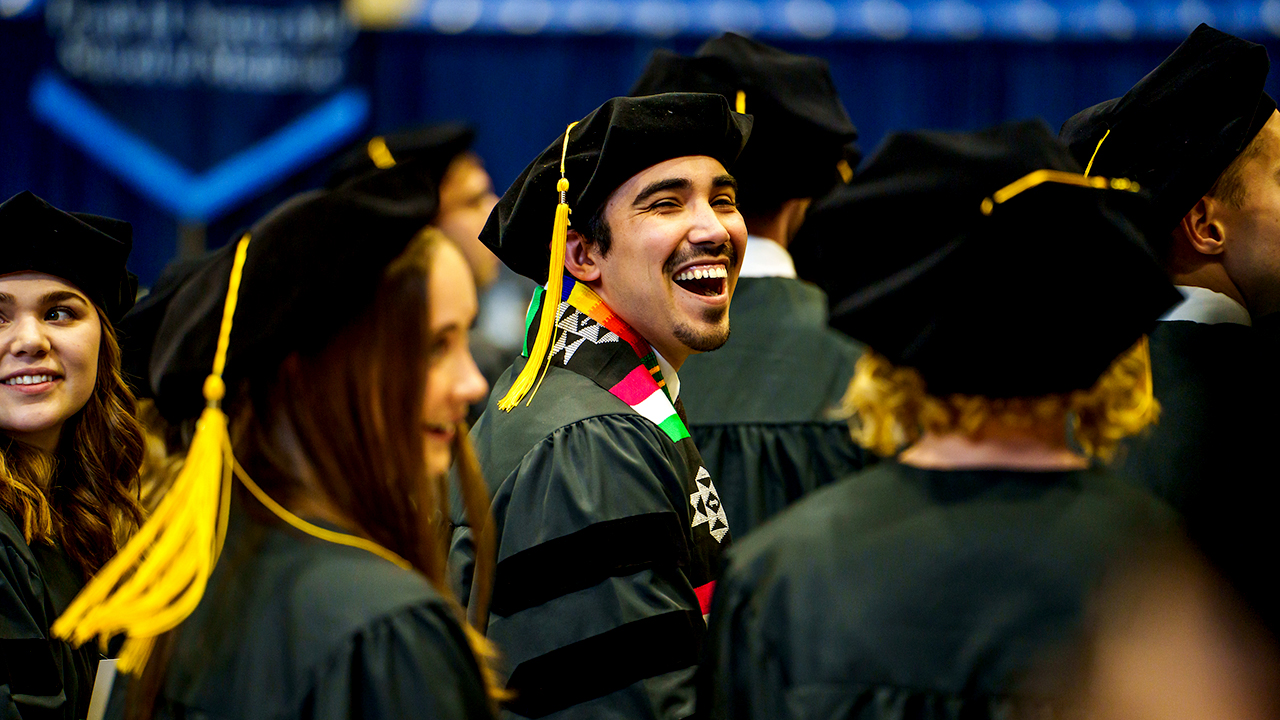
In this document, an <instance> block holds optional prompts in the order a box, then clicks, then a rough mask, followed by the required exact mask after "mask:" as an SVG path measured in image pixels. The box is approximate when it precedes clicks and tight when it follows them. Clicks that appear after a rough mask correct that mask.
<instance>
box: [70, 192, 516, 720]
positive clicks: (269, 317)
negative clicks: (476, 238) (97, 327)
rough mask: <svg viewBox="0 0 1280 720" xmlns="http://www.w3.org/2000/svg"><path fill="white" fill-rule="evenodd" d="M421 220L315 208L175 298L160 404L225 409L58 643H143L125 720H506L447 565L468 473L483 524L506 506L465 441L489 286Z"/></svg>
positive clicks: (264, 224)
mask: <svg viewBox="0 0 1280 720" xmlns="http://www.w3.org/2000/svg"><path fill="white" fill-rule="evenodd" d="M424 204H425V203H418V202H408V201H394V200H389V199H386V198H381V199H380V198H378V197H375V196H374V195H372V194H370V193H368V192H365V191H364V190H363V189H362V187H361V185H360V183H358V182H357V183H354V184H353V185H351V186H344V187H343V188H341V189H338V190H334V191H318V192H313V193H307V194H304V195H301V196H298V197H296V198H294V199H292V200H290V201H288V202H286V203H285V204H284V205H282V206H280V207H279V208H277V209H276V210H275V211H273V212H272V213H271V214H270V215H268V216H267V217H266V218H264V219H263V220H261V221H260V222H258V223H257V224H256V225H255V226H254V227H253V228H252V230H251V231H250V232H249V233H247V234H246V235H245V236H244V237H243V238H242V239H241V240H240V242H239V243H237V244H236V246H235V247H234V248H232V250H233V251H234V252H231V251H223V252H220V253H217V254H215V255H213V256H212V257H211V258H210V260H209V261H208V262H207V263H206V264H205V265H204V266H203V267H201V268H199V269H197V270H196V271H194V272H193V273H192V274H191V275H190V276H189V277H188V278H187V280H186V281H185V282H184V283H183V284H182V286H181V287H180V288H178V289H177V291H176V292H174V293H173V294H172V297H171V298H170V299H169V300H168V302H169V304H170V307H169V308H168V310H167V311H166V312H165V317H164V320H163V322H162V323H161V324H160V326H159V331H158V335H157V345H156V352H155V353H154V355H153V358H152V363H151V367H152V370H153V374H154V376H155V377H158V378H160V381H159V382H158V383H157V387H159V388H160V391H161V394H169V393H188V394H190V395H193V396H195V397H199V396H200V393H201V389H202V386H203V390H204V395H205V397H206V399H207V400H208V407H207V408H206V410H205V412H204V414H203V415H202V416H201V420H200V425H199V427H198V429H197V430H196V433H195V437H194V438H193V439H192V442H191V450H190V453H189V454H188V458H187V461H186V464H185V466H184V467H183V470H182V472H181V474H180V475H179V476H178V478H177V479H176V480H175V481H174V483H173V485H172V487H171V488H170V489H169V490H168V492H167V493H166V496H165V498H164V500H162V501H161V502H160V503H159V505H158V506H157V508H156V512H155V515H153V516H152V519H151V520H149V521H148V523H147V524H146V525H145V526H144V527H143V528H142V529H141V530H140V532H139V535H138V537H139V540H138V542H137V543H135V544H132V545H129V546H126V548H125V549H124V550H122V552H121V553H120V555H119V556H118V557H117V559H116V560H115V561H113V563H112V564H111V565H109V566H108V567H107V568H105V569H104V571H103V573H101V574H100V575H99V576H98V577H96V578H95V579H94V580H93V582H92V583H91V584H90V585H89V586H87V587H86V589H85V591H84V593H82V595H81V596H80V598H78V599H77V601H76V602H75V603H73V605H72V606H71V608H70V609H69V610H68V612H67V614H66V615H65V616H64V617H63V619H62V621H60V623H61V624H60V625H58V626H57V627H56V628H55V631H56V632H60V633H65V634H67V635H72V636H74V637H75V638H76V639H77V640H85V639H88V637H89V636H91V635H98V636H110V635H113V634H115V633H118V632H120V633H123V634H124V635H125V636H126V641H125V643H124V647H123V649H122V652H121V656H120V669H121V670H123V671H125V672H129V673H132V674H137V675H140V677H137V678H135V679H133V680H132V681H131V682H130V683H129V690H128V692H127V693H126V695H127V697H126V703H125V706H126V708H127V710H126V713H127V715H129V716H131V717H139V718H140V717H153V716H154V717H166V718H167V717H185V716H193V715H194V716H205V715H207V716H214V717H237V718H250V717H262V718H266V717H271V718H288V717H296V718H339V717H341V718H350V717H368V718H383V717H408V716H413V717H438V718H489V717H490V716H491V711H492V698H494V697H495V696H496V694H497V692H496V690H495V689H494V685H493V681H492V680H491V679H490V678H489V675H488V671H487V669H486V661H487V660H488V659H489V656H490V655H491V652H490V650H489V647H488V645H487V643H486V642H485V641H484V639H483V638H482V637H481V636H479V634H477V633H474V632H471V631H469V630H468V629H466V628H465V624H464V622H463V620H462V614H461V610H460V607H459V604H458V603H457V602H456V600H455V599H454V597H453V596H452V594H451V593H450V591H449V589H448V584H447V582H446V580H445V569H444V556H445V550H444V537H445V533H446V532H447V530H448V528H447V526H446V525H445V524H444V523H445V518H447V517H448V512H447V502H448V491H447V488H448V481H447V472H448V469H449V466H450V465H451V463H452V461H453V460H454V459H455V457H456V458H458V459H459V460H460V461H461V462H460V466H461V472H460V473H459V475H460V478H459V485H460V487H461V488H462V490H463V493H462V494H463V498H464V502H465V504H466V506H467V510H468V514H469V515H470V516H472V517H473V518H475V519H476V520H478V521H480V523H481V525H484V524H485V523H484V522H483V519H482V518H483V516H484V515H485V514H486V513H487V510H488V508H487V501H486V499H485V497H484V492H483V490H482V487H483V486H482V484H481V482H480V480H479V478H478V476H477V475H476V474H475V472H474V467H473V463H469V462H467V461H468V459H469V456H468V452H469V448H468V445H467V442H466V436H465V432H464V429H465V426H464V425H462V420H463V418H465V417H466V412H467V408H468V407H469V405H470V404H471V403H472V402H474V401H475V400H476V399H477V397H478V396H479V395H482V394H483V393H484V392H485V391H486V390H487V387H486V385H485V383H484V380H483V378H481V376H480V375H479V372H478V371H477V369H476V367H475V364H474V362H473V361H472V359H471V356H470V353H469V351H468V346H467V331H468V328H469V326H470V324H471V322H472V320H473V319H474V316H475V312H476V298H475V289H474V285H473V284H472V283H471V280H470V274H469V273H468V271H467V268H466V265H465V261H464V260H463V259H462V257H461V255H460V254H459V253H458V251H457V250H456V249H455V248H453V247H452V246H451V245H450V244H449V243H448V242H447V241H442V240H441V239H440V235H439V234H438V233H435V232H430V231H428V232H426V233H419V232H418V231H419V229H420V228H421V227H422V225H423V224H424V220H423V217H424V216H425V215H427V214H429V213H428V212H427V211H428V210H429V208H426V207H424V206H423V205H424ZM224 361H225V366H224ZM210 369H212V370H213V373H212V375H210ZM205 376H208V378H207V379H206V377H205ZM219 406H222V407H225V408H226V409H227V417H229V418H230V422H229V433H227V431H226V430H225V428H227V425H226V424H225V423H226V420H225V419H224V417H223V416H222V414H221V411H220V409H219ZM219 433H227V434H223V435H219ZM233 474H234V477H235V478H238V483H237V485H236V487H235V490H232V485H231V482H232V479H231V478H232V475H233ZM228 516H229V520H224V518H226V517H228ZM224 522H225V525H224ZM223 533H225V542H222V541H221V536H222V535H223ZM491 547H492V546H491V544H490V545H489V547H488V549H489V551H490V552H491ZM211 553H212V555H213V556H215V557H216V558H217V559H216V560H215V561H213V562H216V566H214V567H213V569H212V572H211V573H210V572H209V570H208V567H209V558H210V554H211ZM202 563H203V564H202ZM202 568H203V569H202ZM486 572H487V571H486ZM135 591H136V592H135Z"/></svg>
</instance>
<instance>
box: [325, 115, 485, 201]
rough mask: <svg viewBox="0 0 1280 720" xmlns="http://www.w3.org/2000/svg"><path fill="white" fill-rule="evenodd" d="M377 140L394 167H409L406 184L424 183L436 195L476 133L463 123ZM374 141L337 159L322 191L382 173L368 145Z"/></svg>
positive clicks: (438, 125) (419, 129)
mask: <svg viewBox="0 0 1280 720" xmlns="http://www.w3.org/2000/svg"><path fill="white" fill-rule="evenodd" d="M377 137H378V138H381V140H382V142H383V146H384V148H385V150H386V151H387V153H389V156H390V159H391V160H392V161H394V162H395V164H396V165H409V166H410V167H412V168H413V170H414V172H413V173H412V174H409V175H402V176H401V177H402V179H403V180H404V181H406V183H408V182H409V181H411V180H412V179H413V178H415V177H417V178H422V179H426V180H427V181H428V182H429V183H430V186H429V187H430V188H431V191H432V192H435V189H436V188H439V187H440V181H441V180H442V179H443V178H444V174H445V171H446V170H448V168H449V163H451V162H453V160H454V158H456V157H458V156H459V155H461V154H462V153H464V152H466V151H467V150H469V149H471V143H473V142H474V141H475V137H476V134H475V130H473V129H472V128H471V127H470V126H469V125H466V124H463V123H438V124H434V125H426V126H423V127H420V128H415V129H413V130H405V131H402V132H396V133H388V134H387V135H380V136H377ZM374 139H375V138H370V139H369V140H365V141H363V142H360V143H358V144H356V145H353V146H352V147H351V148H350V149H349V150H348V151H347V152H346V153H345V154H344V155H343V156H342V157H341V158H339V159H338V161H337V162H336V163H335V164H334V166H333V170H332V172H331V174H330V176H329V180H328V182H327V183H325V187H328V188H330V189H332V188H336V187H338V186H340V185H342V184H343V183H345V182H347V181H349V180H352V179H354V178H356V177H359V176H361V175H364V174H366V173H370V172H374V171H376V170H379V169H382V168H381V167H380V166H379V165H378V163H377V162H375V161H374V158H373V154H374V151H372V150H371V149H370V141H372V140H374ZM380 159H382V158H380Z"/></svg>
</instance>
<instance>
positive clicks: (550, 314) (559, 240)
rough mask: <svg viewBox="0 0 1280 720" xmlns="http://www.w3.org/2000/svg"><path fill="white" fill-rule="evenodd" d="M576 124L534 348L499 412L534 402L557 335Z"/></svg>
mask: <svg viewBox="0 0 1280 720" xmlns="http://www.w3.org/2000/svg"><path fill="white" fill-rule="evenodd" d="M577 124H578V123H576V122H575V123H570V125H569V127H568V128H566V129H565V131H564V145H563V146H562V147H561V149H560V181H559V182H557V183H556V192H558V193H560V204H558V205H556V221H555V224H554V225H552V226H551V259H550V260H549V261H548V263H547V284H546V286H545V290H544V292H543V295H542V317H541V319H540V320H539V322H538V333H537V335H536V336H535V337H534V341H533V347H532V348H530V349H529V361H528V362H526V363H525V365H524V368H523V369H521V370H520V374H519V375H517V376H516V379H515V382H513V383H512V384H511V389H510V390H508V391H507V394H506V395H504V396H503V397H502V399H501V400H499V401H498V409H499V410H502V411H503V412H511V409H512V408H514V407H515V406H516V405H519V404H520V401H521V400H523V399H524V396H525V395H528V396H529V402H533V395H534V394H536V393H537V389H536V388H534V390H533V392H532V393H530V392H529V390H530V389H531V388H533V386H534V382H535V381H536V380H537V377H538V372H539V371H540V370H541V369H542V365H543V363H544V362H546V359H547V350H548V349H549V348H550V347H551V336H552V335H553V334H554V333H555V327H556V311H557V310H558V309H559V308H560V293H561V291H562V290H563V287H564V250H565V245H566V244H568V236H569V203H568V200H567V195H566V193H567V192H569V179H568V178H566V177H565V176H564V161H565V157H567V156H568V154H569V131H570V130H573V126H574V125H577ZM527 404H528V403H526V405H527Z"/></svg>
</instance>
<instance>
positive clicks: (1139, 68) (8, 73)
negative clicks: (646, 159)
mask: <svg viewBox="0 0 1280 720" xmlns="http://www.w3.org/2000/svg"><path fill="white" fill-rule="evenodd" d="M1158 35H1159V37H1151V36H1141V35H1139V36H1138V37H1136V39H1130V40H1128V41H1124V42H1117V41H1110V40H1091V41H1082V40H1058V41H1053V42H1042V41H1028V40H1010V39H989V38H988V39H979V40H972V41H945V40H933V39H925V40H920V39H913V38H912V36H911V35H908V36H907V37H906V39H903V40H898V41H885V40H870V39H857V38H836V39H827V40H820V41H815V40H805V39H800V38H796V37H779V38H772V37H771V38H766V39H768V40H769V41H770V42H773V43H774V44H776V45H778V46H780V47H783V48H785V49H788V50H791V51H794V52H803V53H809V54H814V55H818V56H820V57H823V58H826V59H827V60H828V61H830V63H831V67H832V74H833V75H834V77H835V80H836V84H837V86H838V88H839V90H840V94H841V96H842V98H843V99H844V102H845V105H846V106H847V107H848V109H849V113H850V115H851V116H852V117H853V120H854V122H855V124H856V125H857V126H858V128H859V130H860V132H861V140H860V144H861V146H862V148H863V150H864V152H865V153H870V152H871V151H872V150H873V149H874V147H875V145H876V144H877V143H878V142H879V141H880V139H881V138H882V137H883V136H884V135H885V134H886V133H888V132H891V131H893V130H897V129H907V128H921V127H929V128H954V129H966V128H977V127H981V126H984V125H988V124H991V123H995V122H998V121H1002V120H1008V119H1015V118H1027V117H1039V118H1042V119H1044V120H1045V121H1046V122H1047V123H1048V124H1049V125H1050V126H1052V127H1053V128H1054V129H1055V130H1056V129H1057V127H1058V126H1060V124H1061V123H1062V121H1063V120H1065V119H1066V118H1067V117H1068V116H1069V115H1071V114H1072V113H1074V112H1075V111H1077V110H1079V109H1081V108H1083V107H1086V106H1088V105H1091V104H1094V103H1097V102H1100V101H1102V100H1105V99H1107V98H1110V97H1114V96H1116V95H1119V94H1121V93H1123V92H1124V91H1125V90H1126V89H1127V88H1128V87H1129V86H1130V85H1132V84H1133V83H1134V82H1135V81H1136V80H1138V79H1139V78H1140V77H1142V76H1143V75H1144V74H1145V73H1146V72H1148V71H1149V70H1150V69H1151V68H1152V67H1154V66H1155V65H1156V64H1157V63H1158V62H1159V61H1160V60H1161V59H1162V58H1163V57H1164V56H1165V55H1166V54H1168V52H1170V51H1171V50H1172V49H1173V48H1174V47H1175V46H1176V45H1177V42H1178V37H1180V35H1179V34H1178V33H1168V32H1164V33H1159V34H1158ZM1251 37H1252V39H1255V40H1258V41H1260V42H1264V43H1265V44H1266V45H1267V46H1268V48H1269V51H1270V53H1271V56H1272V57H1273V58H1275V57H1278V55H1277V51H1278V50H1280V42H1277V40H1276V39H1274V38H1273V37H1272V36H1270V35H1267V34H1266V33H1265V32H1259V33H1255V34H1253V35H1252V36H1251ZM702 39H704V38H703V37H702V36H697V35H694V34H688V35H684V34H682V35H678V36H675V37H673V38H669V39H666V40H658V39H654V38H652V37H645V36H641V35H638V34H635V33H627V32H616V33H611V34H596V35H581V36H575V35H572V34H564V33H559V34H535V35H514V34H500V33H485V32H475V33H470V34H457V35H444V34H436V33H433V32H429V31H427V30H424V29H406V30H400V31H393V32H378V33H370V32H366V33H361V34H360V35H359V36H358V37H357V38H356V39H355V41H354V44H353V45H352V46H351V49H350V53H351V55H350V67H349V74H348V78H347V82H348V84H349V85H350V86H354V87H362V88H364V89H365V90H367V93H368V97H369V100H370V105H369V113H368V118H367V122H366V123H365V124H364V125H363V127H362V129H361V130H360V131H359V132H358V133H357V134H358V135H359V136H361V137H363V136H364V135H366V134H369V133H373V132H381V131H389V130H393V129H396V128H400V127H404V126H409V125H414V124H417V123H423V122H429V121H433V120H454V119H464V120H467V121H470V122H471V123H473V124H474V125H475V127H476V128H477V130H478V136H477V142H476V150H477V151H478V152H479V153H480V154H481V155H482V156H483V158H484V160H485V162H486V164H487V165H488V167H489V169H490V171H491V174H492V175H493V178H494V181H495V183H496V184H497V186H498V190H499V191H501V190H502V189H504V188H505V187H506V186H507V185H508V184H509V183H510V182H512V181H513V180H514V179H515V177H516V176H517V175H518V174H519V172H520V170H521V169H523V167H524V165H525V163H526V162H527V161H528V160H529V159H530V158H532V157H533V156H534V155H535V154H536V153H538V152H539V151H540V150H541V149H542V148H544V147H545V146H546V145H547V144H548V143H549V142H550V141H551V140H552V139H553V138H554V137H555V136H556V135H558V134H559V133H560V131H561V130H562V129H563V128H564V126H565V124H566V123H568V122H570V121H572V120H574V119H577V118H579V117H581V116H582V115H584V114H585V113H587V112H589V111H590V110H591V109H592V108H594V107H595V106H596V105H598V104H600V103H601V102H603V101H604V100H605V99H607V98H609V97H611V96H614V95H620V94H624V93H626V92H627V90H628V88H629V87H630V85H631V83H632V81H633V80H634V79H635V77H636V76H637V75H638V73H639V72H640V70H641V68H642V67H643V66H644V64H645V61H646V60H647V58H648V56H649V54H650V53H651V52H652V51H653V50H654V49H655V48H657V47H660V46H662V47H670V48H672V49H675V50H677V51H680V52H686V53H687V52H692V51H693V50H694V49H695V48H696V47H697V45H698V44H699V43H700V42H701V41H702ZM55 66H56V59H55V58H54V55H53V49H52V44H51V41H50V39H49V36H48V33H47V32H46V24H45V21H44V19H43V17H42V16H41V14H40V13H39V12H33V13H28V14H27V15H25V16H19V17H16V18H11V19H8V20H0V69H3V74H2V76H0V137H2V138H3V144H0V197H8V196H10V195H12V194H14V193H17V192H19V191H21V190H24V189H30V190H32V191H34V192H35V193H37V194H38V195H41V196H43V197H45V198H46V199H48V200H49V201H50V202H52V203H54V204H56V205H58V206H60V207H64V208H68V209H75V210H82V211H88V212H95V213H101V214H106V215H111V216H115V217H120V218H124V219H127V220H129V221H130V222H132V223H133V224H134V227H135V235H136V240H135V248H136V249H135V252H134V256H133V259H132V261H131V263H132V266H133V269H134V271H135V272H137V273H138V275H139V276H140V278H141V279H142V281H143V283H144V284H146V283H149V282H151V281H153V280H154V279H155V277H156V276H157V274H158V273H159V271H160V270H161V269H162V268H163V266H164V264H165V263H166V262H167V261H168V260H169V259H171V258H172V257H173V255H174V253H175V251H176V247H177V245H176V237H177V234H178V229H179V221H178V219H177V218H176V217H175V216H174V214H173V213H172V212H169V211H166V210H164V209H163V208H160V207H159V206H157V205H156V204H155V203H154V202H152V201H151V200H148V199H146V198H145V197H143V196H142V195H140V194H139V193H138V192H136V191H135V189H134V188H133V187H132V186H130V185H128V184H126V183H125V182H124V181H122V180H120V179H118V177H117V174H115V173H112V172H110V171H108V170H107V169H105V168H104V167H103V166H102V165H101V164H100V163H99V162H98V161H96V160H94V159H91V158H90V157H88V156H87V155H86V154H85V153H83V152H82V151H81V150H80V149H77V148H76V147H73V146H71V145H70V144H69V143H68V142H67V141H65V140H64V139H63V136H62V135H60V134H58V133H55V132H54V131H52V130H51V129H50V128H49V127H48V126H47V124H45V123H43V122H41V121H39V120H37V119H36V118H35V117H34V115H33V113H32V109H31V87H32V83H33V82H35V81H36V79H37V78H38V77H39V75H40V72H41V71H42V70H43V69H47V68H51V67H55ZM1274 75H1275V74H1274V73H1273V78H1272V80H1271V81H1270V82H1269V87H1270V91H1271V93H1272V95H1273V96H1274V95H1276V93H1277V90H1280V85H1277V82H1276V79H1275V77H1274ZM99 91H100V88H99ZM220 97H223V98H224V101H225V97H226V96H220ZM1211 101H1212V100H1211V99H1208V98H1206V102H1211ZM202 103H204V104H202ZM237 103H239V104H242V105H243V107H237ZM295 104H296V103H295ZM302 104H305V103H302ZM254 118H255V98H254V96H253V95H251V94H245V95H243V96H239V97H238V99H236V100H234V102H231V106H230V107H218V108H209V107H208V106H207V100H204V99H202V97H201V95H200V93H198V92H197V93H186V94H175V95H174V96H173V97H172V98H171V99H170V100H169V101H168V102H167V103H166V104H162V105H160V106H152V107H150V108H148V109H147V112H146V113H141V114H137V115H136V116H134V117H131V118H129V119H128V121H127V122H128V123H131V124H133V125H134V126H135V127H136V126H137V125H138V124H143V125H146V124H148V123H154V124H156V127H163V126H164V125H166V124H187V125H191V124H194V125H196V126H200V125H201V124H205V127H204V130H203V135H201V134H200V133H197V135H199V136H202V137H223V136H225V137H227V138H232V139H234V138H236V137H239V136H241V135H243V134H244V133H245V130H244V128H243V127H242V126H241V125H242V123H249V122H254V121H255V120H254ZM138 129H140V130H147V129H148V128H138ZM151 129H152V130H154V128H151ZM228 142H232V141H231V140H229V141H228ZM193 154H194V155H199V152H194V153H193ZM331 161H332V154H330V155H329V156H327V157H320V158H317V159H315V160H314V161H312V162H310V163H309V164H307V165H306V166H305V167H301V168H299V169H296V170H295V171H294V172H292V174H291V175H290V176H289V177H288V178H285V179H283V180H280V181H278V182H275V183H273V184H272V185H271V186H270V188H269V189H268V190H266V191H264V192H261V193H258V194H257V195H256V196H255V197H253V198H249V199H246V200H244V201H243V202H239V203H238V204H236V205H235V206H234V207H233V208H231V209H229V210H228V211H227V212H225V213H223V214H222V215H221V216H219V217H217V218H216V219H214V220H213V221H212V222H209V223H208V231H207V238H208V244H209V245H210V246H215V245H220V244H222V243H224V242H226V241H227V240H228V239H229V238H230V237H231V235H232V233H233V232H234V231H235V230H236V229H237V228H240V227H243V226H245V225H247V224H249V223H251V222H252V221H253V220H254V219H255V218H256V217H258V216H259V215H260V214H261V213H262V212H263V211H265V210H266V209H267V208H269V207H270V206H271V205H273V204H275V203H276V202H278V201H279V200H281V199H283V198H284V197H286V196H287V195H288V194H291V193H292V192H296V191H298V190H300V189H304V188H306V187H310V186H315V185H317V184H319V183H321V182H322V181H323V178H324V174H325V168H326V167H327V165H328V163H329V162H331ZM780 180H783V181H785V178H781V179H780Z"/></svg>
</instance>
